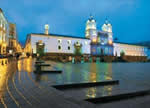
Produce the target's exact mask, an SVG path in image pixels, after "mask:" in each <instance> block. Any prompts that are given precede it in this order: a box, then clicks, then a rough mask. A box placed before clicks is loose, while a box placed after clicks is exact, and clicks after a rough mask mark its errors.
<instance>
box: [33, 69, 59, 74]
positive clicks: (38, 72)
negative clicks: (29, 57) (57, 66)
mask: <svg viewBox="0 0 150 108" xmlns="http://www.w3.org/2000/svg"><path fill="white" fill-rule="evenodd" d="M34 73H37V74H43V73H62V70H41V71H34Z"/></svg>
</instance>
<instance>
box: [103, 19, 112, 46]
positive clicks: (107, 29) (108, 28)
mask: <svg viewBox="0 0 150 108" xmlns="http://www.w3.org/2000/svg"><path fill="white" fill-rule="evenodd" d="M102 31H103V32H107V33H108V43H109V44H112V43H113V33H112V25H111V23H110V22H109V21H108V19H106V20H105V23H104V24H103V26H102Z"/></svg>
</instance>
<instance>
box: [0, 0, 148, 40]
mask: <svg viewBox="0 0 150 108" xmlns="http://www.w3.org/2000/svg"><path fill="white" fill-rule="evenodd" d="M149 4H150V0H0V8H2V10H3V12H4V15H5V16H6V18H7V20H8V21H9V22H12V23H15V24H16V26H17V34H18V38H19V41H20V42H21V43H24V42H25V40H26V36H27V34H30V33H44V25H45V24H49V26H50V30H49V32H50V33H55V34H63V35H71V36H81V37H84V36H85V35H84V34H85V24H86V21H87V19H88V18H89V16H90V14H92V15H93V16H94V18H95V20H96V22H97V29H98V30H101V26H102V25H103V24H104V22H105V19H106V18H107V19H108V20H109V21H110V22H111V24H112V26H113V37H114V38H115V37H117V38H118V39H119V41H121V42H126V43H135V42H141V41H150V21H149V20H150V11H149V10H150V6H149Z"/></svg>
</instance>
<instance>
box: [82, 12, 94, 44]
mask: <svg viewBox="0 0 150 108" xmlns="http://www.w3.org/2000/svg"><path fill="white" fill-rule="evenodd" d="M85 37H86V38H88V39H91V41H92V42H96V41H97V27H96V21H95V20H94V18H93V16H92V15H91V16H90V18H89V19H88V20H87V22H86V29H85Z"/></svg>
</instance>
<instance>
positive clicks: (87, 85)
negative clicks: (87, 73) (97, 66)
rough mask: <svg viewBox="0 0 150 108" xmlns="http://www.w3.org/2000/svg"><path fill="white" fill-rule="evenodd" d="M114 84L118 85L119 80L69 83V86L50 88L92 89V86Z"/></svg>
mask: <svg viewBox="0 0 150 108" xmlns="http://www.w3.org/2000/svg"><path fill="white" fill-rule="evenodd" d="M114 84H119V80H110V81H99V82H84V83H70V84H63V85H52V86H53V87H55V88H56V89H70V88H83V87H94V86H104V85H114Z"/></svg>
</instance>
